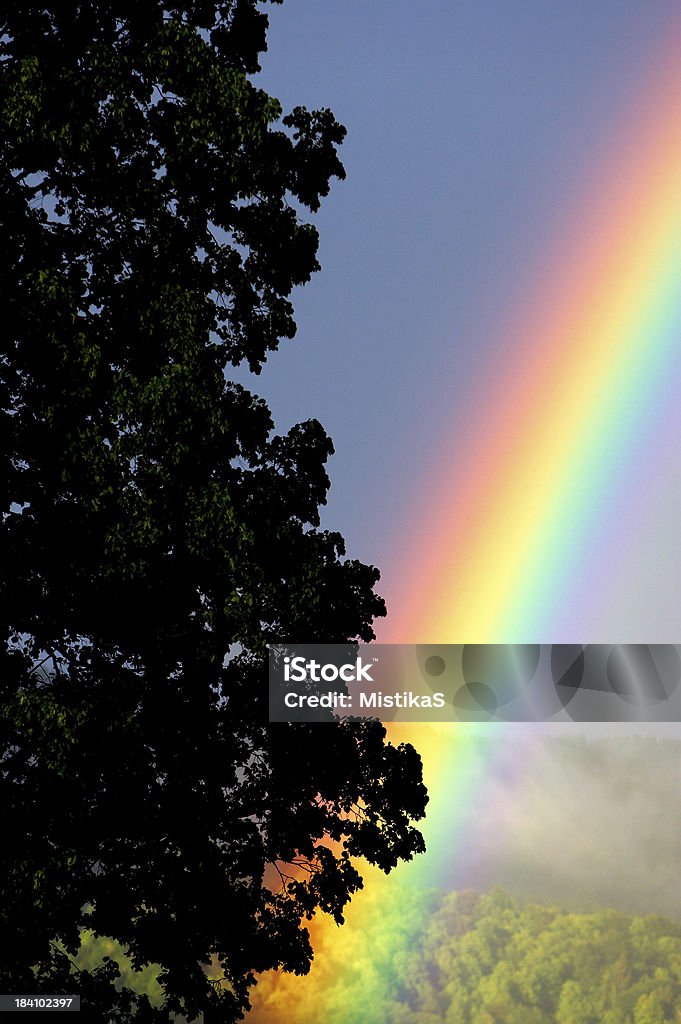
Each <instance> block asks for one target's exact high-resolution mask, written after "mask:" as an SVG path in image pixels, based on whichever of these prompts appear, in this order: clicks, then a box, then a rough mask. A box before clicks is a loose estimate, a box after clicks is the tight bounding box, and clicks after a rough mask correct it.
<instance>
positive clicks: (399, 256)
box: [248, 0, 681, 642]
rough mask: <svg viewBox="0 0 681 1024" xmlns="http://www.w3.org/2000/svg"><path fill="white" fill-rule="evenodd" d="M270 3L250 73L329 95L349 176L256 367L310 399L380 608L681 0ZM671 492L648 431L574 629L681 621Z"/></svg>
mask: <svg viewBox="0 0 681 1024" xmlns="http://www.w3.org/2000/svg"><path fill="white" fill-rule="evenodd" d="M268 10H269V14H270V32H269V37H268V38H269V52H268V53H267V54H266V55H264V57H263V61H262V63H263V71H262V74H261V75H260V76H258V83H259V84H261V85H262V86H263V87H264V88H266V89H267V90H268V91H269V92H270V93H272V94H273V95H275V96H277V97H278V98H279V99H280V100H281V101H282V103H283V105H284V108H285V109H289V108H290V107H292V106H294V105H296V104H299V103H302V104H305V105H307V106H308V107H311V108H312V107H327V106H328V107H330V108H331V109H332V110H333V111H334V113H335V114H336V116H337V118H338V119H339V120H340V121H341V122H342V123H343V124H345V125H346V127H347V128H348V136H347V139H346V142H345V143H344V145H343V147H342V151H341V156H342V159H343V162H344V164H345V168H346V171H347V180H346V181H344V182H334V184H333V187H332V192H331V195H330V196H329V197H328V198H327V199H326V201H325V202H324V203H323V206H322V210H321V211H320V213H319V214H318V215H317V217H316V218H315V223H316V224H317V226H318V229H319V232H320V239H321V243H320V262H321V264H322V271H321V272H320V273H319V274H317V275H316V276H315V277H314V278H313V280H312V281H311V283H310V284H308V285H306V286H305V287H304V288H301V289H297V290H296V293H295V294H294V303H295V308H296V317H297V322H298V334H297V337H296V338H295V339H294V340H293V341H292V342H284V343H283V344H282V347H281V349H280V351H279V352H278V353H276V354H274V355H272V356H271V357H270V359H269V361H268V364H267V366H266V367H265V369H264V371H263V373H262V374H261V376H260V377H258V378H250V379H249V380H248V383H249V385H250V386H251V387H252V388H253V390H255V391H256V392H258V393H260V394H263V395H264V396H265V397H266V398H267V400H268V402H269V404H270V406H271V408H272V410H273V413H274V416H275V422H276V424H277V427H278V429H286V428H288V426H290V425H291V424H292V423H294V422H296V421H300V420H303V419H306V418H309V417H313V416H314V417H316V418H318V419H319V420H320V421H321V422H322V424H323V425H324V426H325V428H326V429H327V431H328V432H329V434H330V435H331V437H332V439H333V441H334V444H335V448H336V454H335V456H334V457H333V458H332V460H331V462H330V465H329V474H330V477H331V481H332V488H331V492H330V495H329V503H328V508H327V510H326V512H325V516H324V525H326V526H329V527H331V528H334V529H339V530H340V531H341V532H342V533H343V535H344V536H345V538H346V540H347V542H348V550H349V554H350V555H351V556H353V557H359V558H361V559H362V560H364V561H368V562H371V563H373V564H377V565H378V566H379V568H381V570H382V572H383V579H382V582H381V584H380V585H379V590H380V592H382V593H383V595H384V596H385V597H386V599H387V601H388V605H389V609H390V607H391V606H394V604H395V602H397V601H399V589H400V586H401V583H402V581H401V577H400V572H401V561H402V553H403V551H404V550H405V548H407V547H408V548H413V547H414V545H418V543H419V532H420V531H423V529H424V522H423V510H424V509H427V508H428V504H429V497H430V496H431V495H432V494H434V492H435V489H436V488H437V487H438V485H439V484H440V483H441V481H442V479H443V477H447V476H452V477H453V476H455V474H456V471H457V465H458V463H459V461H460V458H461V454H462V452H464V451H465V449H466V446H467V445H468V444H469V443H470V444H472V443H473V441H474V438H471V437H469V434H468V428H467V424H468V423H469V422H471V423H472V422H473V420H474V416H475V415H476V411H478V410H479V408H480V405H481V403H484V401H485V388H486V381H487V380H488V379H489V377H490V375H491V373H492V371H493V368H494V367H495V366H496V365H499V363H500V362H501V361H503V360H504V358H505V357H506V356H507V346H508V344H509V341H508V338H509V332H508V330H507V328H508V325H509V323H510V321H511V320H512V318H513V317H514V315H515V311H516V310H517V308H518V305H519V304H521V303H522V296H524V295H528V294H531V293H532V290H533V288H537V287H538V281H539V278H540V275H541V272H542V268H543V262H544V261H545V259H546V254H547V252H548V251H549V250H550V249H551V247H552V246H553V245H554V243H555V242H557V241H559V240H560V238H561V237H562V236H563V235H564V234H565V232H566V231H567V230H569V226H570V225H569V217H570V216H571V215H572V213H573V212H574V210H575V209H578V208H579V202H580V196H581V195H582V194H583V193H584V192H585V190H587V188H588V186H589V183H590V182H591V180H592V178H593V176H594V168H595V167H597V166H599V165H602V164H603V162H604V160H606V161H607V154H608V149H609V146H610V140H611V139H613V138H614V137H615V135H616V134H617V133H618V132H620V133H621V131H622V130H623V129H625V128H626V120H627V116H628V111H629V108H630V106H631V104H632V103H634V102H635V99H636V96H637V93H638V91H639V90H640V85H641V81H642V80H643V79H644V77H645V75H646V74H648V73H649V72H650V68H651V66H654V64H655V62H656V60H657V55H658V53H659V51H660V47H661V45H662V41H663V40H664V39H665V38H666V36H667V35H668V34H669V33H670V32H671V31H672V30H673V29H674V28H675V27H676V28H677V29H678V26H679V13H678V7H677V5H675V4H674V3H672V2H669V0H650V2H646V3H645V4H642V3H640V0H636V2H631V0H617V2H615V0H599V2H598V3H596V4H594V3H593V2H587V0H578V2H571V3H569V4H567V3H559V2H546V0H514V2H513V3H512V4H511V3H501V2H490V0H487V2H484V0H483V2H480V0H475V2H474V0H468V2H458V3H452V2H444V0H443V2H439V0H432V2H430V0H428V2H424V3H421V4H419V5H418V6H417V5H414V4H413V3H406V2H400V0H397V2H392V3H390V4H388V3H385V2H383V0H372V2H371V3H366V0H361V2H360V0H324V2H323V3H320V2H319V0H286V2H285V3H284V4H283V5H281V6H272V7H270V6H269V5H268ZM679 116H680V117H681V111H680V114H679ZM566 386H569V382H566ZM522 400H523V399H522V389H520V391H519V401H521V402H522ZM528 400H529V399H528ZM675 404H676V403H674V402H666V404H663V406H662V408H661V409H659V410H658V412H657V415H658V419H659V422H658V423H657V424H656V426H655V431H654V438H653V443H654V444H655V446H656V448H657V449H658V450H659V448H660V447H667V448H670V449H673V447H674V444H673V441H674V438H676V437H678V436H679V433H680V430H679V428H681V411H679V410H677V409H676V408H675ZM641 494H644V495H645V500H644V501H642V500H641ZM679 498H681V460H678V459H666V460H664V461H663V462H661V461H660V460H659V459H657V460H654V459H653V460H651V458H650V457H649V452H647V451H646V450H642V451H641V452H640V453H638V456H637V458H634V459H632V460H631V463H630V464H629V465H628V466H627V468H626V476H625V480H624V485H623V486H622V488H621V493H620V494H619V501H618V512H617V515H618V520H619V532H618V534H617V543H616V544H615V543H614V541H613V540H612V537H611V536H610V535H609V531H608V530H607V529H602V530H601V532H600V534H599V535H596V536H595V537H594V539H593V543H592V545H591V549H590V553H589V564H588V565H585V566H584V570H583V572H582V574H581V577H578V578H577V580H576V583H575V586H574V587H573V594H572V597H571V606H572V608H573V609H576V610H573V611H572V613H571V619H570V626H571V628H573V630H574V632H575V633H578V632H579V631H580V629H583V630H584V631H585V632H586V633H587V634H588V639H589V640H594V639H596V638H600V637H601V636H602V638H605V637H606V636H607V637H608V638H610V637H612V636H613V635H614V634H617V635H618V637H620V636H625V635H627V636H631V635H632V633H634V634H635V635H636V638H637V639H643V638H644V637H645V638H646V639H649V640H656V641H663V640H667V641H670V642H671V641H672V640H676V639H678V635H679V630H678V612H677V608H678V607H679V598H680V597H681V587H680V585H679V578H681V574H679V568H680V567H681V540H680V537H679V531H678V528H677V514H676V509H677V508H678V507H679ZM426 526H427V524H426ZM642 536H648V537H651V538H654V543H653V542H651V543H650V544H641V542H640V541H641V537H642ZM603 575H606V576H608V577H610V578H612V579H613V580H615V581H616V584H613V586H612V587H611V588H609V590H608V595H607V602H605V603H604V604H603V606H602V607H600V608H599V609H597V611H596V612H594V608H593V607H591V606H590V607H589V610H588V615H589V619H588V621H584V622H582V621H580V616H579V610H578V609H579V600H578V595H579V592H580V588H582V589H588V588H589V586H590V580H591V579H592V578H594V577H599V576H603ZM595 614H596V619H594V615H595ZM585 615H586V612H585ZM403 639H405V640H408V639H411V637H404V638H403ZM542 639H544V640H546V639H549V638H548V637H543V638H542ZM551 639H566V638H560V637H558V638H554V637H551Z"/></svg>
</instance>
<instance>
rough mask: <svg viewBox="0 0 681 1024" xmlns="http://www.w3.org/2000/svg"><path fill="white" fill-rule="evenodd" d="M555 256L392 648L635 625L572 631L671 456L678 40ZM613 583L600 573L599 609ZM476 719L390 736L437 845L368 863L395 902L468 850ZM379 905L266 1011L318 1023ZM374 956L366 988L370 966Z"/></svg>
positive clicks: (463, 448) (492, 382) (402, 579)
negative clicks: (630, 495) (641, 483)
mask: <svg viewBox="0 0 681 1024" xmlns="http://www.w3.org/2000/svg"><path fill="white" fill-rule="evenodd" d="M542 267H543V268H546V269H545V270H543V271H542V272H541V273H539V274H537V275H536V277H535V279H534V281H533V283H532V288H531V291H530V292H529V293H528V294H523V295H520V296H519V297H518V301H517V303H516V306H515V309H513V310H511V311H510V312H509V314H508V316H507V317H506V318H505V321H504V322H503V323H502V324H500V325H499V343H498V346H497V351H498V352H499V358H498V362H497V364H496V366H495V367H494V369H493V372H492V374H491V377H490V375H489V374H488V376H487V377H486V378H485V379H484V380H482V379H481V380H480V381H479V383H478V392H479V401H478V402H477V404H476V410H477V411H476V414H475V416H474V417H473V418H469V419H468V421H467V424H466V427H465V430H464V427H463V424H462V423H456V424H455V425H454V427H455V429H454V430H453V432H452V436H451V437H450V438H449V439H445V441H444V443H442V444H441V450H442V452H443V453H444V454H443V456H442V457H441V460H440V461H441V463H442V462H443V461H444V462H445V463H446V465H447V466H448V467H449V473H445V474H444V476H442V477H441V480H440V483H439V485H436V486H435V487H434V488H433V487H432V486H430V484H429V488H428V492H427V493H428V494H429V499H428V508H427V509H425V511H419V510H418V508H417V507H416V506H414V507H413V508H412V509H410V510H406V511H405V521H407V520H408V521H409V522H410V523H411V525H410V528H409V531H410V535H409V537H408V538H407V542H406V544H405V542H404V539H403V538H402V540H401V542H400V543H399V545H398V546H396V552H395V562H396V564H397V562H398V561H399V566H400V568H399V571H398V572H397V573H395V572H393V574H392V578H393V579H395V578H396V577H397V584H396V585H394V586H389V588H388V597H389V598H390V600H389V607H390V610H391V611H390V617H389V619H388V621H387V623H386V625H385V628H383V629H382V630H381V632H380V635H379V640H380V641H382V642H401V643H412V642H418V643H461V642H467V643H530V642H531V643H540V642H546V641H548V640H554V639H555V640H560V641H561V642H575V643H576V642H580V643H583V642H598V641H599V640H600V641H601V642H602V641H603V640H606V639H607V641H608V642H618V641H620V642H623V641H625V640H626V641H631V639H632V638H631V637H626V638H624V637H607V638H604V637H598V636H588V635H581V634H580V635H579V636H572V635H566V623H567V622H568V620H567V619H566V612H565V609H566V608H568V609H569V607H570V599H571V596H572V595H573V594H574V592H575V590H576V589H577V588H579V587H580V585H581V583H580V581H581V580H582V576H583V575H584V569H580V566H588V565H589V560H590V556H591V553H592V551H593V549H594V547H595V546H597V545H598V543H599V542H600V541H602V538H603V537H604V536H605V535H606V534H607V533H608V532H610V533H612V534H614V535H615V537H616V536H617V531H618V530H619V529H620V524H619V517H618V515H617V508H618V503H619V502H620V499H621V497H622V494H623V493H624V489H625V488H626V486H627V480H628V477H629V475H630V474H631V471H632V468H633V469H636V470H637V471H638V467H640V466H642V465H645V464H646V463H647V462H650V461H653V462H655V461H656V460H657V461H658V462H659V460H660V459H663V460H664V458H665V456H666V455H667V454H668V452H665V451H660V450H659V446H658V445H657V437H658V434H659V428H660V423H661V419H663V418H664V415H665V410H668V409H669V408H670V406H671V405H672V404H673V402H674V401H675V396H674V392H675V389H678V386H679V382H680V381H681V39H679V38H675V39H673V40H672V45H671V46H670V48H669V54H668V56H667V57H666V59H665V60H663V61H662V62H661V63H660V64H659V65H658V67H657V68H656V69H655V70H654V72H653V74H652V75H651V76H650V79H649V81H648V82H647V83H644V85H643V86H642V88H641V89H640V90H639V91H638V94H637V98H636V101H635V102H634V104H633V109H628V110H627V111H626V117H625V118H623V120H622V125H621V127H620V128H619V129H616V130H615V131H614V132H613V135H612V138H610V139H608V140H606V141H605V144H604V153H603V155H602V157H601V159H600V160H597V161H596V166H595V169H594V171H593V173H592V174H591V176H590V180H589V181H588V183H587V187H586V189H585V191H584V194H583V195H582V197H581V198H580V200H579V202H578V203H577V205H576V206H575V207H574V208H573V209H570V210H568V211H566V214H565V217H564V221H563V224H562V228H561V230H560V232H559V237H558V239H557V241H556V242H555V243H554V244H553V245H552V246H550V247H549V249H548V250H547V251H546V252H545V253H544V258H543V260H542ZM644 500H645V496H644V495H642V496H641V501H644ZM414 523H416V526H414ZM580 573H581V574H582V576H580ZM388 579H389V580H390V579H391V576H390V573H389V574H388ZM607 586H608V584H607V581H605V582H603V581H594V585H593V588H592V589H593V594H592V597H591V600H592V602H593V607H594V608H596V607H597V606H598V604H599V602H600V603H602V602H603V601H604V600H605V598H606V596H607ZM581 621H582V622H588V621H590V620H589V618H588V609H587V610H586V612H584V614H582V615H581ZM568 634H569V627H568ZM642 639H646V640H649V641H650V640H653V639H654V640H656V641H658V640H659V641H660V642H664V641H666V642H670V641H675V640H678V637H674V638H671V637H659V638H658V637H655V638H651V637H647V638H642ZM488 728H489V729H495V730H498V735H499V736H500V737H501V736H502V735H508V729H509V727H507V726H501V725H491V726H489V727H488ZM510 728H512V727H510ZM481 731H483V730H482V727H480V726H477V727H475V729H473V728H470V727H468V726H460V725H459V726H456V725H455V726H451V727H447V728H445V727H442V726H439V727H435V726H432V727H428V726H423V725H422V726H411V727H409V726H391V727H390V735H391V738H392V739H393V741H400V740H402V739H408V740H409V741H411V742H413V743H414V744H415V746H416V747H417V749H418V750H420V752H421V753H422V755H423V757H424V770H425V777H426V783H427V785H428V787H429V791H430V793H431V805H430V808H429V816H428V820H427V822H426V827H425V833H426V840H427V843H428V852H427V854H426V855H425V856H424V857H422V858H420V859H419V861H418V862H415V863H413V864H409V865H403V866H401V867H400V868H399V869H398V870H397V871H396V872H395V873H394V875H391V876H390V877H389V878H385V877H384V876H382V875H381V874H380V873H379V872H377V871H369V872H367V873H366V877H367V889H368V890H374V891H378V893H379V894H380V895H379V899H380V900H385V901H390V900H394V899H399V891H400V886H401V885H407V886H410V885H412V886H413V885H419V886H424V885H428V884H430V885H433V884H446V883H447V881H448V880H449V879H450V877H451V870H452V861H453V859H456V857H457V856H458V857H461V858H462V857H465V851H461V850H460V851H458V852H457V850H456V849H455V847H456V843H457V838H458V837H462V836H466V837H467V838H466V845H472V841H471V831H472V830H474V828H475V820H476V813H477V812H478V811H479V808H480V805H481V804H482V803H484V800H485V790H486V786H488V785H489V783H490V779H492V778H493V776H494V772H495V769H496V765H495V764H494V763H482V762H481V760H480V757H479V749H480V748H479V743H478V740H479V736H480V735H481ZM504 731H505V732H504ZM502 746H503V744H500V751H501V749H502ZM500 756H502V755H501V754H500ZM529 757H531V753H528V758H529ZM364 900H365V894H360V896H359V897H358V898H357V899H356V900H355V901H354V904H355V905H354V906H353V907H352V908H351V910H350V912H349V913H348V920H347V924H346V925H345V926H344V928H343V929H341V930H340V931H337V930H336V928H335V925H333V924H332V923H329V922H326V921H316V922H315V923H314V926H313V931H314V940H315V943H316V946H317V948H318V950H319V954H320V955H319V958H318V962H315V964H314V965H313V968H312V971H311V973H310V975H309V976H308V978H306V979H300V978H284V977H275V978H274V979H272V978H270V979H264V980H263V983H262V987H261V991H260V994H259V996H258V1013H257V1019H258V1020H259V1021H263V1022H267V1024H274V1022H275V1021H287V1022H288V1024H306V1022H307V1021H308V1020H310V1021H311V1020H315V1019H318V1018H317V1017H316V1016H315V1013H316V1011H317V1009H318V1006H317V1002H316V1001H317V1000H318V999H319V993H320V991H322V990H323V988H324V984H325V975H324V970H325V968H324V949H325V948H326V947H327V946H328V945H329V944H338V943H340V944H342V946H343V948H344V949H347V950H348V951H349V955H350V958H351V959H352V955H351V951H352V949H353V943H356V942H359V939H360V937H361V934H362V919H363V912H364V911H363V906H364V905H365V904H364V902H363V901H364ZM379 955H380V954H379V952H377V953H376V956H377V957H378V956H379ZM355 967H356V965H355ZM363 969H365V971H366V972H369V973H368V974H366V976H365V978H364V982H365V983H367V984H371V977H372V976H373V975H371V970H372V968H371V964H369V965H365V968H363ZM367 978H369V981H368V982H367V980H366V979H367ZM376 983H377V982H376ZM351 984H352V982H351V979H349V980H348V985H351ZM306 993H307V994H306ZM313 1004H314V1005H313ZM311 1007H312V1008H311ZM328 1019H342V1018H339V1017H337V1016H336V1017H333V1015H332V1016H331V1017H330V1018H328Z"/></svg>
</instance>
